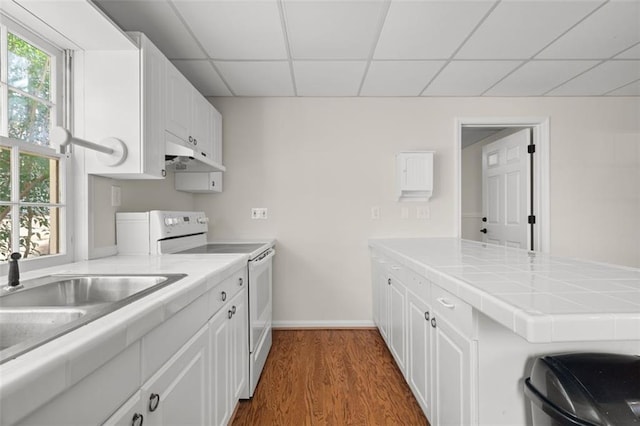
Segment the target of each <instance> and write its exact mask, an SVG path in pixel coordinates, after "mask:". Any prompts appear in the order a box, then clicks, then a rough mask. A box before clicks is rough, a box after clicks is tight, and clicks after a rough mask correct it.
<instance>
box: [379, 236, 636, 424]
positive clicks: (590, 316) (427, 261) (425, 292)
mask: <svg viewBox="0 0 640 426" xmlns="http://www.w3.org/2000/svg"><path fill="white" fill-rule="evenodd" d="M369 246H370V249H371V255H372V280H373V296H374V300H373V304H374V321H375V323H376V325H377V326H378V328H379V329H380V332H381V334H382V335H383V337H384V339H385V341H386V342H387V345H388V346H389V348H390V350H391V353H392V354H393V356H394V358H395V360H396V362H397V364H398V366H399V367H400V369H401V370H402V372H403V374H404V376H405V378H406V380H407V382H408V383H409V386H410V387H411V389H412V391H413V393H414V394H415V396H416V398H417V399H418V402H419V403H420V405H421V406H422V408H423V411H424V412H425V414H426V415H427V417H428V418H429V421H430V422H431V424H434V425H437V424H503V425H507V424H509V425H514V424H526V422H527V419H528V418H529V416H530V413H529V410H528V407H527V402H526V399H525V397H524V393H523V380H524V378H526V377H527V376H528V374H529V372H530V369H531V365H532V363H533V361H534V360H535V358H536V357H537V356H539V355H543V354H551V353H559V352H584V351H596V352H618V353H628V354H638V353H640V270H638V269H634V268H625V267H618V266H613V265H607V264H601V263H595V262H589V261H584V260H577V259H566V258H559V257H554V256H550V255H547V254H543V253H535V252H527V251H524V250H520V249H513V248H507V247H502V246H494V245H490V244H483V243H479V242H472V241H467V240H459V239H454V238H433V239H373V240H370V242H369Z"/></svg>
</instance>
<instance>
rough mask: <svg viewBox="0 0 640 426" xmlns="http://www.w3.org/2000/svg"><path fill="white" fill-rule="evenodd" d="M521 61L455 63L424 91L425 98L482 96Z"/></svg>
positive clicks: (449, 65)
mask: <svg viewBox="0 0 640 426" xmlns="http://www.w3.org/2000/svg"><path fill="white" fill-rule="evenodd" d="M521 63H522V62H521V61H453V62H451V63H449V64H448V65H447V66H446V67H445V68H444V69H443V70H442V72H441V73H440V74H438V76H437V77H436V78H435V79H434V80H433V82H431V84H430V85H429V86H428V87H427V90H425V91H424V93H423V95H424V96H480V95H481V94H482V93H483V92H484V91H485V90H487V89H488V88H490V87H491V86H493V85H494V84H495V83H496V82H498V81H499V80H500V79H501V78H503V77H504V76H505V75H507V74H508V73H509V72H510V71H511V70H513V69H514V68H516V67H517V66H518V65H520V64H521Z"/></svg>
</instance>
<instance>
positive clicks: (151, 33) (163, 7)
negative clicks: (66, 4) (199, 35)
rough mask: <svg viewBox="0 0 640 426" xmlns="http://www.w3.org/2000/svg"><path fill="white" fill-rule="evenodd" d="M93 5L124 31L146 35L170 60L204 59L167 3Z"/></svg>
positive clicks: (110, 0)
mask: <svg viewBox="0 0 640 426" xmlns="http://www.w3.org/2000/svg"><path fill="white" fill-rule="evenodd" d="M96 3H97V5H98V6H99V7H100V8H101V9H102V10H103V11H104V12H105V13H106V14H107V15H109V17H111V19H113V20H114V21H115V22H116V23H117V24H118V25H119V26H120V27H121V28H122V29H124V30H125V31H140V32H143V33H145V34H146V35H147V37H149V39H150V40H151V41H152V42H153V44H155V45H156V46H157V47H158V48H159V49H160V50H161V51H162V53H164V55H165V56H167V57H168V58H169V59H173V58H191V59H203V58H205V57H206V56H205V53H204V52H203V51H202V49H200V47H199V46H198V44H197V43H196V41H195V40H194V38H193V37H192V36H191V34H189V31H187V28H186V27H185V26H184V24H183V23H182V22H181V21H180V19H179V18H178V15H176V14H175V12H174V10H173V9H172V8H171V6H170V5H169V4H168V3H167V2H164V1H157V2H156V1H154V2H149V1H133V0H127V1H121V0H118V1H114V0H108V1H107V0H99V1H97V2H96Z"/></svg>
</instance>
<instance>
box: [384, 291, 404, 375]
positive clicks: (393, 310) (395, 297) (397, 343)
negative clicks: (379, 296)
mask: <svg viewBox="0 0 640 426" xmlns="http://www.w3.org/2000/svg"><path fill="white" fill-rule="evenodd" d="M390 279H391V285H390V286H389V329H388V332H389V333H390V336H389V341H390V342H391V344H390V345H389V346H390V348H391V353H392V354H393V356H394V357H395V359H396V363H397V364H398V367H399V368H400V371H402V374H403V375H405V376H406V373H407V366H406V360H407V357H406V346H405V329H406V325H405V307H404V301H405V296H404V286H403V285H402V284H401V283H400V281H398V280H397V279H396V278H390Z"/></svg>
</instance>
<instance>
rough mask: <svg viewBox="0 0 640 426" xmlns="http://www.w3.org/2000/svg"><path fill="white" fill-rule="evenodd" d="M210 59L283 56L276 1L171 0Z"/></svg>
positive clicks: (282, 39)
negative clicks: (173, 0)
mask: <svg viewBox="0 0 640 426" xmlns="http://www.w3.org/2000/svg"><path fill="white" fill-rule="evenodd" d="M173 4H174V5H175V7H176V8H177V9H178V11H179V12H180V14H181V15H182V16H183V18H184V19H185V21H186V22H187V24H188V25H189V27H190V28H191V30H192V31H193V33H194V34H195V36H196V37H197V39H198V40H199V41H200V43H201V44H202V46H203V47H204V49H205V50H206V52H207V54H208V55H209V56H210V57H211V58H213V59H228V60H242V59H247V60H262V59H286V58H287V50H286V48H285V41H284V33H283V32H282V23H281V21H280V11H279V9H278V4H277V2H276V1H271V0H263V1H215V2H214V1H209V2H205V1H190V0H180V1H175V2H174V3H173Z"/></svg>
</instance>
